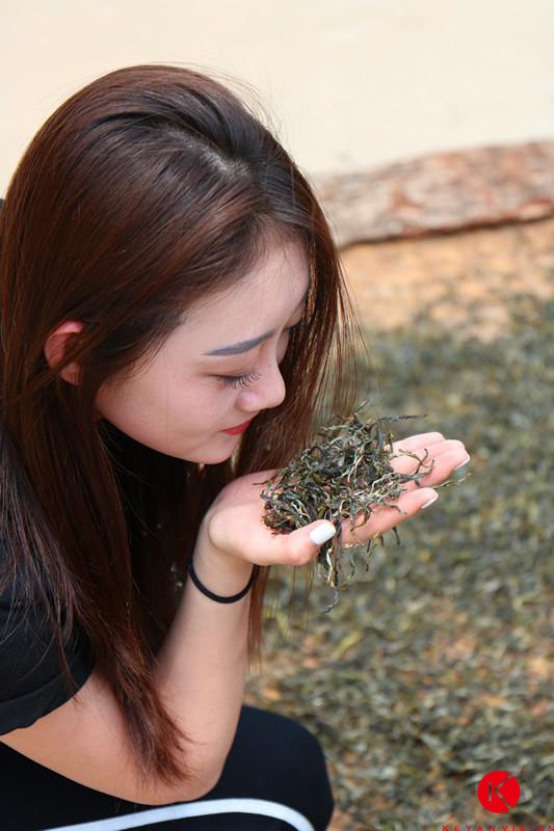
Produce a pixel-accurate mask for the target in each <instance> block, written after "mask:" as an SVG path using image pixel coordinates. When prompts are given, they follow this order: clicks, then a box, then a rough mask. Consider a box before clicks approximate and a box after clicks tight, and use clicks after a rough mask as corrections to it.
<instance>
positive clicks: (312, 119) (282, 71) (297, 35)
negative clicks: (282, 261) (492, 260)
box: [0, 0, 554, 192]
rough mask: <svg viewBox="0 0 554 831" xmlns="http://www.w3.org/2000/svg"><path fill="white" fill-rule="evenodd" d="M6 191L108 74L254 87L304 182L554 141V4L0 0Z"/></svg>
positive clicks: (498, 0)
mask: <svg viewBox="0 0 554 831" xmlns="http://www.w3.org/2000/svg"><path fill="white" fill-rule="evenodd" d="M0 26H1V35H2V37H1V42H2V51H1V55H0V119H1V125H2V129H1V131H0V192H1V191H3V190H4V188H5V185H6V183H7V181H8V178H9V176H10V175H11V173H12V171H13V169H14V167H15V164H16V162H17V159H18V158H19V156H20V154H21V152H22V150H23V149H24V147H25V145H26V144H27V142H28V141H29V139H30V138H31V137H32V135H33V134H34V132H35V131H36V129H37V128H38V127H39V126H40V124H41V122H42V121H43V120H44V119H45V118H46V116H47V115H48V114H49V113H50V112H51V111H52V110H53V109H54V108H55V107H56V106H57V105H58V104H59V103H60V102H61V101H63V100H64V99H65V98H66V97H68V95H69V94H71V93H72V92H73V91H74V90H75V89H77V88H79V87H80V86H82V85H83V84H85V83H86V82H88V81H89V80H92V78H94V77H96V76H97V75H99V74H101V73H103V72H106V71H108V70H110V69H113V68H116V67H119V66H124V65H127V64H133V63H143V62H167V63H171V62H179V63H184V64H187V65H194V66H195V67H196V68H205V69H207V70H211V69H213V70H217V71H222V72H226V73H231V74H234V75H236V76H238V77H239V78H242V79H244V80H246V81H248V82H250V83H251V84H253V85H254V86H255V87H256V88H257V89H258V90H259V92H260V94H261V96H262V98H263V100H264V101H265V103H266V105H267V107H268V109H269V111H270V113H271V114H272V117H273V121H274V123H275V124H276V126H277V128H278V131H279V135H280V137H281V140H282V141H283V142H284V143H285V145H286V146H287V147H289V148H290V149H291V150H292V152H293V154H294V155H295V157H296V159H297V161H298V162H299V163H300V165H301V166H302V167H303V168H304V170H306V171H307V172H308V173H322V172H331V171H334V172H336V171H347V170H353V169H359V168H368V167H373V166H375V165H379V164H382V163H386V162H390V161H396V160H399V159H403V158H407V157H410V156H413V155H417V154H421V153H426V152H433V151H436V150H443V149H452V148H460V147H466V146H477V145H482V144H488V143H509V142H515V141H522V140H527V139H535V138H546V137H552V136H554V3H553V1H552V0H237V2H232V1H231V0H211V2H210V0H203V2H198V0H155V2H153V0H148V1H147V0H86V2H85V0H0Z"/></svg>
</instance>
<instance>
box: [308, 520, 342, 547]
mask: <svg viewBox="0 0 554 831" xmlns="http://www.w3.org/2000/svg"><path fill="white" fill-rule="evenodd" d="M336 533H337V529H336V528H335V526H334V525H331V523H329V522H327V523H326V524H325V525H318V526H317V528H314V530H313V531H310V539H311V541H312V542H313V543H314V544H315V545H323V543H324V542H327V540H330V539H331V537H334V536H335V534H336Z"/></svg>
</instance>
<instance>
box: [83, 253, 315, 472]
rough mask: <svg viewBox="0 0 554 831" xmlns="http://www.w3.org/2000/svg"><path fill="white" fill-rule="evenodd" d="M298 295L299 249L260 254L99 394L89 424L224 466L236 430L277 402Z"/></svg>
mask: <svg viewBox="0 0 554 831" xmlns="http://www.w3.org/2000/svg"><path fill="white" fill-rule="evenodd" d="M308 286H309V266H308V259H307V256H306V253H305V251H304V249H303V247H302V246H301V245H300V244H299V243H296V242H281V243H273V244H272V245H271V246H268V249H267V253H266V254H265V256H264V257H263V258H262V259H261V260H260V261H259V262H258V263H257V264H256V266H255V267H254V268H253V269H252V270H251V271H250V272H248V274H245V276H244V278H243V279H241V280H240V281H239V283H238V284H237V285H236V286H235V287H233V288H232V289H229V290H228V291H226V292H225V293H224V294H218V295H216V296H214V297H212V298H210V299H208V300H206V301H204V302H203V303H202V304H200V303H199V304H197V305H194V306H193V307H191V309H190V310H189V311H188V312H187V315H186V320H185V322H184V323H183V324H182V325H181V326H179V327H178V328H177V329H176V330H174V331H173V332H172V334H171V335H170V336H169V337H168V339H167V340H166V341H165V343H164V345H163V347H162V348H161V349H160V351H159V352H158V353H157V354H156V356H155V357H154V358H152V359H151V360H150V361H149V362H148V363H147V364H146V366H145V367H143V368H141V369H140V372H138V373H137V374H136V375H134V376H133V377H131V378H129V379H127V380H124V381H121V382H117V383H115V384H114V385H108V384H105V385H103V386H102V387H101V388H100V389H99V391H98V394H97V397H96V408H97V411H98V414H99V418H106V419H107V420H108V421H109V422H111V423H112V424H114V425H115V426H116V427H117V428H118V429H120V430H121V431H122V432H124V433H126V434H127V435H129V436H131V437H132V438H133V439H135V440H136V441H139V442H141V443H142V444H144V445H146V446H147V447H150V448H153V449H154V450H157V451H159V452H160V453H165V454H166V455H168V456H174V457H176V458H178V459H184V460H187V461H191V462H198V463H205V464H217V463H218V462H223V461H225V460H226V459H228V458H229V457H230V456H231V454H232V453H233V451H234V450H235V448H236V446H237V444H238V442H239V440H240V436H241V435H242V433H243V432H244V430H245V429H246V426H247V424H246V423H247V422H249V421H251V420H252V419H253V418H255V417H256V416H257V415H258V414H259V413H260V412H261V411H262V410H266V409H269V408H270V407H277V406H278V405H279V404H281V402H282V401H283V400H284V398H285V395H286V390H285V384H284V381H283V378H282V376H281V373H280V370H279V364H280V362H281V361H282V359H283V357H284V355H285V351H286V349H287V344H288V339H289V329H290V328H292V327H293V326H295V325H296V324H298V323H299V322H300V321H301V319H302V316H303V313H304V304H305V297H306V294H307V291H308ZM243 425H245V426H244V427H243ZM237 428H239V429H238V430H237Z"/></svg>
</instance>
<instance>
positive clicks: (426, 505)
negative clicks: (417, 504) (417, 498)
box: [419, 493, 439, 511]
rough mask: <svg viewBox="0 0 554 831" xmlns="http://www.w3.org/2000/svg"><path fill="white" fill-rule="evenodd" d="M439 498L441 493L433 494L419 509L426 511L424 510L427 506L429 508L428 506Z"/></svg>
mask: <svg viewBox="0 0 554 831" xmlns="http://www.w3.org/2000/svg"><path fill="white" fill-rule="evenodd" d="M438 498H439V495H438V493H436V494H435V495H434V496H432V497H431V499H429V500H428V501H427V502H426V503H425V505H422V506H421V508H420V509H419V510H420V511H424V510H425V508H428V507H429V505H432V504H433V502H436V501H437V499H438Z"/></svg>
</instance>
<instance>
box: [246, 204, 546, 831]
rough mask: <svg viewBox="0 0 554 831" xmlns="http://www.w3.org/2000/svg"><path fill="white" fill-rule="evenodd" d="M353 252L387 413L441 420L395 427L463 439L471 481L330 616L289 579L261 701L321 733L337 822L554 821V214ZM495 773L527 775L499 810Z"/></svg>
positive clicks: (281, 580) (359, 580)
mask: <svg viewBox="0 0 554 831" xmlns="http://www.w3.org/2000/svg"><path fill="white" fill-rule="evenodd" d="M343 260H344V264H345V267H346V271H347V274H348V278H349V281H350V283H351V287H352V291H353V293H354V295H355V297H356V299H357V303H358V308H359V313H360V315H361V316H362V318H363V320H364V321H365V322H366V324H367V339H368V343H369V345H370V348H371V352H372V361H373V372H372V377H371V379H370V382H371V385H372V389H373V390H374V391H375V414H376V415H392V414H401V413H404V414H406V413H423V412H427V413H428V414H429V415H428V416H427V418H426V419H425V420H424V421H422V422H421V423H417V424H415V423H414V425H413V426H412V427H411V429H410V430H409V431H404V432H400V431H398V435H399V436H400V435H404V434H406V432H420V431H424V430H428V429H431V430H433V429H439V430H441V431H443V432H444V433H445V435H448V436H451V437H457V438H461V439H462V440H463V441H464V442H465V443H466V446H467V447H468V449H469V451H470V453H471V456H472V463H471V477H470V478H468V479H467V480H465V481H464V482H462V483H461V484H460V485H459V487H455V488H450V489H445V490H444V491H442V492H441V498H440V499H439V502H438V503H437V504H436V505H434V506H433V507H432V508H431V509H430V510H429V511H428V512H426V514H425V515H424V516H421V517H418V518H417V519H414V520H413V521H411V522H410V523H408V524H407V525H406V526H403V528H402V531H401V538H402V542H401V545H400V546H397V545H396V544H395V542H394V539H393V538H392V537H391V539H389V540H387V539H386V540H385V546H384V547H383V548H379V549H377V551H376V553H375V554H374V556H373V560H372V561H371V563H370V566H369V570H368V571H367V572H366V571H365V568H364V564H363V563H360V565H359V569H358V576H357V577H356V580H355V582H354V584H353V585H352V586H351V587H350V588H349V589H348V591H347V592H345V593H344V594H343V595H341V599H340V602H339V604H338V606H337V607H336V608H335V609H333V611H332V612H330V613H328V614H323V613H322V611H321V610H322V609H323V608H324V607H325V606H326V605H327V601H328V600H329V596H328V594H327V593H326V590H325V589H324V588H323V587H322V586H320V585H318V584H317V583H316V584H315V588H314V591H313V592H312V594H311V596H310V597H309V599H307V600H306V599H304V598H303V595H302V591H301V589H299V591H298V598H297V602H296V603H293V604H291V603H288V602H287V598H288V596H289V586H290V574H288V573H287V574H277V575H275V577H274V579H273V581H272V595H271V599H272V604H271V605H270V607H269V610H268V636H267V648H266V655H265V663H264V667H263V671H262V672H261V673H260V674H259V675H256V676H254V677H253V678H252V679H251V681H250V684H249V693H248V697H249V700H250V701H251V702H252V703H257V704H258V705H261V706H264V707H268V708H272V709H275V710H277V711H279V712H283V713H285V714H289V715H291V716H293V717H296V718H298V719H300V720H301V721H303V722H304V723H305V724H307V725H308V726H309V727H310V728H311V729H312V730H314V731H315V732H316V733H317V734H318V736H319V737H320V740H321V741H322V743H323V745H324V747H325V750H326V753H327V756H328V759H329V764H330V769H331V772H332V777H333V782H334V789H335V794H336V799H337V811H336V814H335V817H334V821H333V825H332V829H333V831H339V830H340V831H397V830H398V829H406V831H408V829H410V831H412V829H425V830H426V831H427V829H433V831H435V830H436V831H441V829H442V825H443V824H447V823H450V827H452V826H453V824H455V823H458V824H461V823H467V824H468V825H469V824H473V826H474V829H476V828H477V827H478V825H479V823H480V824H481V825H482V826H483V828H487V827H488V825H494V824H495V823H497V824H498V827H500V823H501V822H502V824H504V825H506V824H507V823H508V822H509V823H510V824H511V823H518V824H525V825H526V828H527V827H529V826H535V825H538V824H540V823H545V822H548V821H550V822H551V823H552V824H554V773H553V769H554V755H553V751H552V748H553V747H554V706H553V705H554V702H553V696H552V676H553V668H554V666H553V655H552V635H553V634H554V619H553V617H552V611H551V610H552V599H553V597H554V568H553V553H554V518H553V517H552V481H554V439H553V438H552V437H553V436H554V420H553V419H554V415H553V412H552V389H553V388H554V301H553V298H554V220H552V219H551V220H543V221H541V222H536V223H526V224H518V225H515V226H505V227H501V228H497V229H494V230H490V229H489V230H483V231H480V230H479V231H477V230H474V231H472V232H468V233H462V234H458V235H451V236H444V237H440V238H431V239H422V240H417V241H398V242H394V243H393V242H390V243H383V244H379V245H374V246H356V247H353V248H350V249H348V250H346V251H345V252H344V257H343ZM301 608H303V610H304V615H302V614H301V613H300V611H299V609H301ZM496 769H501V770H508V771H510V772H511V773H512V774H513V775H515V776H516V777H517V778H518V780H519V782H520V785H521V797H520V801H519V803H518V805H517V807H515V808H514V809H513V810H512V811H511V812H510V813H508V814H505V815H502V816H499V815H495V814H491V813H489V812H486V811H485V810H484V809H483V808H482V807H481V806H480V805H479V802H478V800H477V798H476V794H475V791H476V787H477V783H478V782H479V780H480V779H481V777H482V776H484V775H485V774H486V773H488V772H489V771H491V770H496ZM510 827H511V825H510Z"/></svg>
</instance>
